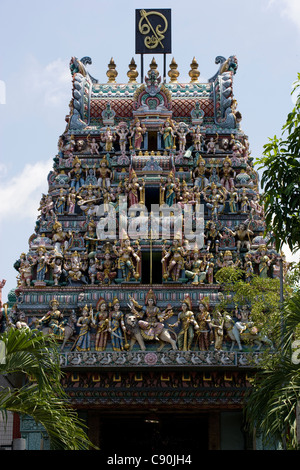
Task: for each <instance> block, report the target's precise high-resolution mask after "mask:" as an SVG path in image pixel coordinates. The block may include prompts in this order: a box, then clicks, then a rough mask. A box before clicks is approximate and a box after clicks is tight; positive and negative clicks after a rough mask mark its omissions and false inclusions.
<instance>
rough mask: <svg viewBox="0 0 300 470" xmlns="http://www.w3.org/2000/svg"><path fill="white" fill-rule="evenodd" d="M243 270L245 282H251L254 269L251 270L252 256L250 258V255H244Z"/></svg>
mask: <svg viewBox="0 0 300 470" xmlns="http://www.w3.org/2000/svg"><path fill="white" fill-rule="evenodd" d="M243 269H244V272H245V281H246V282H251V279H252V277H253V273H254V269H253V263H252V256H251V253H249V252H248V253H246V254H245V257H244V265H243Z"/></svg>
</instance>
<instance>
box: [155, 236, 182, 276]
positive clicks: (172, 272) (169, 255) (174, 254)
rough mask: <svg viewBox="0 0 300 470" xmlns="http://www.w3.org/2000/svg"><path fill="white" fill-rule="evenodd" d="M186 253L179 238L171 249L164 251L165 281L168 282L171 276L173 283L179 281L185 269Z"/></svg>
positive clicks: (174, 241) (175, 239)
mask: <svg viewBox="0 0 300 470" xmlns="http://www.w3.org/2000/svg"><path fill="white" fill-rule="evenodd" d="M186 254H187V253H186V251H185V249H184V247H183V246H182V242H181V241H180V240H179V239H178V238H176V237H175V238H174V240H173V243H172V245H171V247H170V248H169V249H168V250H165V249H164V250H163V257H162V260H161V262H162V265H163V279H164V280H165V281H167V280H168V279H169V277H170V276H171V278H172V281H176V282H177V281H178V280H179V277H180V274H181V271H182V270H183V269H184V265H185V257H186Z"/></svg>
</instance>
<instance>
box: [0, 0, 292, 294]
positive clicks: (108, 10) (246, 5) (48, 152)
mask: <svg viewBox="0 0 300 470" xmlns="http://www.w3.org/2000/svg"><path fill="white" fill-rule="evenodd" d="M140 8H146V9H148V8H171V9H172V54H170V55H168V56H167V67H168V65H169V64H170V62H171V60H172V57H174V58H175V60H176V62H177V64H178V70H179V72H180V76H179V81H180V80H182V81H189V78H188V72H189V70H190V63H191V61H192V59H193V57H195V58H196V60H197V62H198V64H199V70H200V72H201V76H200V79H201V77H202V78H203V79H204V80H205V79H208V78H210V77H212V76H213V75H214V74H215V72H216V71H217V69H218V66H217V65H216V64H215V57H216V56H218V55H222V56H224V57H226V58H227V57H229V56H230V55H236V56H237V58H238V62H239V68H238V71H237V74H236V75H235V79H234V95H235V98H236V99H237V102H238V110H239V111H240V112H241V113H242V116H243V120H242V129H243V130H244V132H245V133H246V134H247V135H248V137H249V142H250V148H251V153H252V155H253V156H254V157H259V156H260V155H261V153H262V150H263V145H264V144H266V143H267V142H268V138H269V137H273V136H274V135H275V134H276V135H279V134H280V132H281V127H282V125H283V124H284V122H285V120H286V116H287V114H288V112H289V111H290V110H291V109H292V107H293V102H292V98H291V89H292V83H293V82H294V81H295V80H296V78H297V73H298V72H300V67H299V51H300V0H251V1H242V0H227V1H226V2H225V1H224V0H210V1H209V2H202V1H199V0H195V1H189V0H187V1H185V2H183V1H182V0H180V1H179V0H169V2H168V3H160V2H157V1H153V2H149V1H146V0H145V1H143V2H141V1H140V0H138V1H135V0H132V1H128V2H124V0H110V1H103V0H90V1H89V2H83V1H82V0H81V1H78V0H59V1H58V0H52V1H51V2H45V1H41V0H26V1H24V0H1V3H0V19H1V20H0V21H1V23H0V44H1V49H0V250H1V251H0V263H1V264H0V266H1V268H0V280H1V279H6V280H7V282H6V286H5V288H4V289H3V301H4V302H5V301H6V299H7V294H8V292H9V290H11V289H13V288H14V287H16V274H17V272H16V271H15V269H14V268H13V263H14V262H15V261H16V260H17V259H18V257H19V255H20V253H21V252H23V251H25V252H26V251H27V250H28V239H29V237H30V235H31V234H32V233H33V231H34V225H35V221H36V218H37V215H38V212H37V208H38V205H39V202H40V199H41V195H42V193H46V192H47V189H48V185H47V175H48V173H49V171H50V170H51V168H52V163H53V158H54V157H55V155H56V153H57V142H58V137H59V135H61V134H62V133H63V131H64V130H65V125H66V123H65V120H64V119H65V116H66V115H67V114H68V111H69V107H68V104H69V101H70V99H71V75H70V72H69V61H70V58H71V57H72V56H76V57H78V58H79V59H80V58H81V57H83V56H89V57H91V58H92V61H93V64H92V65H90V66H89V68H88V70H89V72H90V73H91V75H93V76H94V77H95V78H97V79H98V80H99V81H100V82H104V83H105V82H106V81H107V77H106V71H107V68H108V67H107V65H108V63H109V61H110V59H111V57H113V58H114V60H115V63H116V65H117V71H118V77H117V81H118V82H120V83H122V82H123V83H124V82H127V81H128V78H127V75H126V74H127V71H128V64H129V63H130V61H131V58H132V57H134V58H135V60H136V63H137V64H138V70H139V72H140V57H139V56H136V55H135V9H140ZM144 57H145V61H144V64H145V65H144V70H145V71H147V70H148V68H147V67H148V65H149V64H150V62H151V59H152V56H151V55H148V56H147V55H145V56H144ZM155 58H156V61H157V63H158V66H159V69H160V72H161V73H162V72H163V67H162V56H156V57H155Z"/></svg>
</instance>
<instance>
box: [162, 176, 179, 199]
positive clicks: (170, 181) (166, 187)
mask: <svg viewBox="0 0 300 470" xmlns="http://www.w3.org/2000/svg"><path fill="white" fill-rule="evenodd" d="M176 190H177V184H176V181H175V177H174V173H173V172H172V171H170V173H169V174H168V176H167V181H166V182H165V181H164V179H163V178H162V179H161V181H160V203H161V204H162V203H163V202H165V203H166V204H167V205H168V206H169V207H172V206H173V204H174V203H175V200H176Z"/></svg>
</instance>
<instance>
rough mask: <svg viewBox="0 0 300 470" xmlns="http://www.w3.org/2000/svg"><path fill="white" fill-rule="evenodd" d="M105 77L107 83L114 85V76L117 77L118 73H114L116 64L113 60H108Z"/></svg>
mask: <svg viewBox="0 0 300 470" xmlns="http://www.w3.org/2000/svg"><path fill="white" fill-rule="evenodd" d="M106 75H107V76H108V82H107V83H116V76H117V75H118V72H117V71H116V64H115V61H114V59H113V58H111V59H110V63H109V64H108V71H107V72H106Z"/></svg>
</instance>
